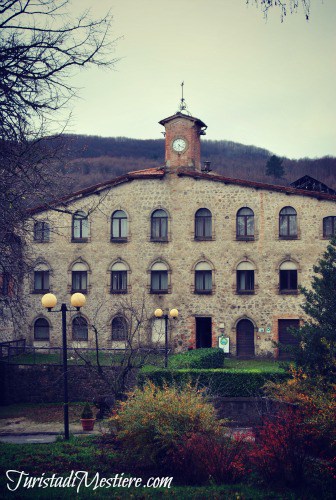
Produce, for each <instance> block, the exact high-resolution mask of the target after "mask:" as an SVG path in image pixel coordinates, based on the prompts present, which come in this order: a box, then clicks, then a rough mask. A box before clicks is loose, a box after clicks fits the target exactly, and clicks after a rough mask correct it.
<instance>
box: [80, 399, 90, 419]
mask: <svg viewBox="0 0 336 500" xmlns="http://www.w3.org/2000/svg"><path fill="white" fill-rule="evenodd" d="M81 418H82V419H90V418H93V413H92V410H91V406H90V405H89V403H86V405H85V406H84V409H83V411H82V414H81Z"/></svg>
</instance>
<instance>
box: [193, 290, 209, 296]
mask: <svg viewBox="0 0 336 500" xmlns="http://www.w3.org/2000/svg"><path fill="white" fill-rule="evenodd" d="M194 293H195V294H196V295H212V290H194Z"/></svg>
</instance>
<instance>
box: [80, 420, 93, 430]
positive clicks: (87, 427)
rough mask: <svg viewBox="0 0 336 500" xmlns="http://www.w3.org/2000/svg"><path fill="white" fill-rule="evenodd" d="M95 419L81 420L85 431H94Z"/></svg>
mask: <svg viewBox="0 0 336 500" xmlns="http://www.w3.org/2000/svg"><path fill="white" fill-rule="evenodd" d="M95 421H96V419H95V418H81V422H82V427H83V431H93V427H94V423H95Z"/></svg>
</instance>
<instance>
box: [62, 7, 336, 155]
mask: <svg viewBox="0 0 336 500" xmlns="http://www.w3.org/2000/svg"><path fill="white" fill-rule="evenodd" d="M288 1H289V0H287V2H288ZM72 4H73V9H74V11H77V9H78V10H80V9H83V8H84V7H91V8H92V13H93V15H95V16H96V15H99V14H103V13H104V12H105V11H106V10H108V9H111V10H112V13H113V16H114V36H115V38H118V37H121V36H122V37H123V38H122V39H120V40H119V41H118V43H117V45H116V50H115V57H118V58H120V61H119V62H118V63H117V65H116V67H115V69H114V70H113V71H106V70H99V69H97V68H96V69H91V70H86V71H85V72H83V73H81V74H79V75H78V76H75V77H74V79H73V83H74V85H77V86H79V87H81V90H80V92H79V96H80V99H78V100H77V101H75V102H74V103H73V104H74V106H73V117H72V122H71V126H70V128H69V129H68V131H69V132H73V133H81V134H90V135H102V136H106V137H116V136H126V137H133V138H139V139H147V138H151V139H157V138H162V135H161V131H162V130H163V128H162V127H161V126H160V125H159V124H158V121H159V120H161V119H162V118H165V117H167V116H170V115H172V114H174V113H175V111H177V110H178V104H179V99H180V97H181V87H180V84H181V82H182V81H184V82H185V86H184V97H185V99H186V103H187V105H188V109H189V111H190V112H191V113H192V115H194V116H196V117H198V118H200V119H201V120H203V121H204V122H205V123H206V124H207V125H208V130H207V135H206V137H205V138H206V139H212V140H220V139H226V140H231V141H236V142H241V143H243V144H253V145H255V146H260V147H264V148H266V149H269V150H270V151H272V152H273V153H275V154H278V155H284V156H288V157H290V158H300V157H305V156H307V157H312V158H313V157H317V156H324V155H334V156H336V140H335V139H336V132H335V117H336V95H335V93H336V92H335V89H336V65H335V53H336V50H335V49H336V0H311V19H310V21H309V22H306V21H305V18H304V15H303V13H302V12H299V13H298V14H295V15H292V16H290V15H289V16H288V17H287V18H286V19H285V21H284V22H283V23H281V21H280V13H279V11H277V10H272V11H271V12H270V13H269V18H268V21H267V22H266V21H265V20H264V18H263V14H262V12H261V11H260V10H257V8H255V7H253V6H246V4H245V0H169V1H168V0H73V2H72Z"/></svg>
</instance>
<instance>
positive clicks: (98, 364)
mask: <svg viewBox="0 0 336 500" xmlns="http://www.w3.org/2000/svg"><path fill="white" fill-rule="evenodd" d="M104 307H106V305H103V302H102V303H101V305H100V306H98V307H97V309H96V311H95V314H94V316H93V319H92V322H91V324H90V327H91V329H92V331H93V333H94V353H95V356H94V358H92V356H91V357H90V356H89V355H88V353H87V351H81V350H80V349H75V352H76V355H77V356H78V357H79V359H80V360H81V361H82V362H84V363H85V365H86V366H87V367H88V368H89V369H90V370H92V371H95V372H96V373H97V374H98V376H99V377H100V378H101V380H102V381H103V382H104V383H105V385H106V387H107V388H108V389H107V390H108V393H109V394H110V395H111V396H112V397H113V398H115V399H120V398H122V397H123V395H124V394H125V392H126V391H127V390H129V389H130V388H131V386H132V384H134V377H135V374H136V372H137V370H139V369H140V368H142V367H143V366H144V365H145V364H147V363H149V362H150V364H159V365H161V366H162V365H163V360H164V339H165V331H164V327H163V326H162V325H161V328H159V329H157V330H156V336H155V338H153V337H152V332H153V321H156V322H157V321H158V320H156V319H154V318H153V313H152V309H151V308H149V307H148V306H147V304H146V301H145V296H143V297H142V298H141V300H140V301H138V302H136V301H134V300H133V299H132V298H125V299H120V300H119V301H118V302H117V303H116V304H115V306H114V307H113V310H112V317H113V318H114V319H118V321H120V322H123V325H120V326H121V327H122V328H121V330H120V331H119V332H117V333H119V335H118V334H117V336H115V332H113V323H112V332H111V326H110V325H108V326H107V325H105V324H102V323H101V321H100V317H101V316H102V317H106V316H105V314H102V309H103V308H104ZM106 327H107V329H108V330H107V331H106ZM111 333H112V345H113V346H114V347H113V349H114V350H113V351H112V353H111V351H104V350H101V349H100V338H101V337H102V335H103V334H105V335H108V336H109V337H110V338H111ZM118 339H119V340H118ZM107 353H109V354H108V355H107ZM107 356H108V358H109V359H108V362H107Z"/></svg>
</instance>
